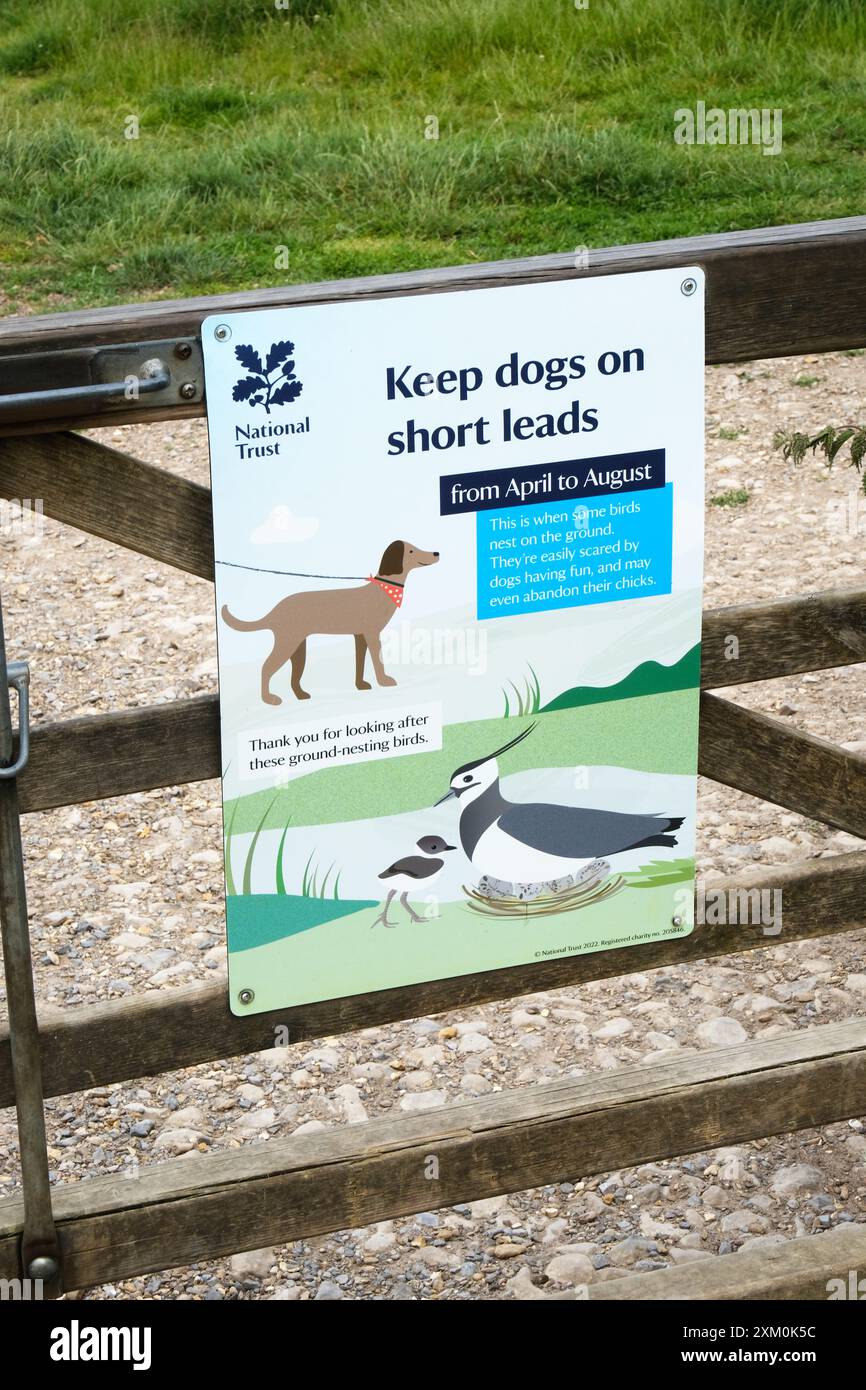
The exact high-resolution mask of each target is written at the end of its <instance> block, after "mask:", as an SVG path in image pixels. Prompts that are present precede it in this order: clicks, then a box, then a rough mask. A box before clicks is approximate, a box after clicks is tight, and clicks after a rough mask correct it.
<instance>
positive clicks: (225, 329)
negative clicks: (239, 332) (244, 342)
mask: <svg viewBox="0 0 866 1390" xmlns="http://www.w3.org/2000/svg"><path fill="white" fill-rule="evenodd" d="M213 335H214V337H215V338H216V340H217V342H218V343H225V342H227V341H228V339H229V338H230V337H231V336H232V330H231V329H230V328H229V326H228V324H227V323H218V324H217V326H216V328H215V329H214V331H213Z"/></svg>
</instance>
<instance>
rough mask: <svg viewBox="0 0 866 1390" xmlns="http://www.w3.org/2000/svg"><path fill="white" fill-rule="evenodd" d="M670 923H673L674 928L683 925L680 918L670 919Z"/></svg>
mask: <svg viewBox="0 0 866 1390" xmlns="http://www.w3.org/2000/svg"><path fill="white" fill-rule="evenodd" d="M671 921H672V922H673V924H674V926H675V927H681V926H682V924H683V919H682V917H672V918H671Z"/></svg>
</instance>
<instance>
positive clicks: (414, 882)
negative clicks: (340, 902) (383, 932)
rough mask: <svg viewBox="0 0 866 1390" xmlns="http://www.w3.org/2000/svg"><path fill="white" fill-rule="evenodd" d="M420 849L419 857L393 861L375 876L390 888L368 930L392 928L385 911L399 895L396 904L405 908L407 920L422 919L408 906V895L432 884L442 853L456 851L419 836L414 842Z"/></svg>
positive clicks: (436, 837) (437, 839)
mask: <svg viewBox="0 0 866 1390" xmlns="http://www.w3.org/2000/svg"><path fill="white" fill-rule="evenodd" d="M416 846H417V848H418V849H420V851H421V853H420V854H407V855H406V857H405V859H397V860H395V862H394V863H393V864H389V866H388V868H387V869H385V870H383V872H382V873H381V874H380V875H379V877H380V878H386V879H390V880H391V882H392V883H393V884H394V887H393V888H391V889H390V890H389V892H388V896H387V898H386V899H385V906H384V907H383V908H382V911H381V912H380V913H379V916H378V917H377V918H376V921H375V922H371V924H370V925H371V926H373V927H375V926H377V925H378V923H379V922H382V923H383V925H384V926H386V927H396V925H397V923H396V922H390V921H389V920H388V908H389V907H390V906H391V903H392V902H393V900H394V898H395V897H396V896H397V894H398V893H399V894H400V901H401V903H402V904H403V906H404V907H405V909H406V911H407V913H408V914H409V918H410V920H411V921H413V922H423V921H424V918H423V917H419V916H418V913H417V912H416V911H415V910H414V908H413V907H412V906H411V905H410V903H409V894H410V893H411V892H412V891H413V889H414V890H416V891H417V890H418V889H419V888H427V887H428V885H429V884H431V883H435V881H436V879H437V878H438V877H439V875H440V874H441V872H442V870H443V869H444V867H445V860H444V859H441V858H440V857H439V856H440V855H441V854H442V853H444V851H445V850H449V849H456V848H457V846H456V845H449V844H446V842H445V841H444V840H443V839H442V837H441V836H440V835H422V836H421V839H420V840H418V841H417V842H416Z"/></svg>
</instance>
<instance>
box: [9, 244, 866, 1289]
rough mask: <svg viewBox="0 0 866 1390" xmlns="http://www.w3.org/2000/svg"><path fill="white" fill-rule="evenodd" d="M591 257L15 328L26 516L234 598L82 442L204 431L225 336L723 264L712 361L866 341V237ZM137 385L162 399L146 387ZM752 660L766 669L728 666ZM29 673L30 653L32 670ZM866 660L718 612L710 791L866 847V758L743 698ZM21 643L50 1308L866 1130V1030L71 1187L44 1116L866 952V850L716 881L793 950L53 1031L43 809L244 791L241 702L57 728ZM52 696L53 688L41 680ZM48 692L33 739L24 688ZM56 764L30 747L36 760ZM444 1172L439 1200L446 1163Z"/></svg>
mask: <svg viewBox="0 0 866 1390" xmlns="http://www.w3.org/2000/svg"><path fill="white" fill-rule="evenodd" d="M590 260H591V262H592V263H591V264H590V265H588V266H586V267H582V268H580V269H575V264H574V258H573V256H571V255H557V256H544V257H537V258H532V259H527V260H517V261H506V262H499V263H492V264H487V265H476V266H468V267H458V268H456V269H446V270H432V271H423V272H418V273H413V274H397V275H387V276H378V277H373V278H370V279H359V280H349V281H342V282H337V283H333V284H319V285H306V286H292V287H289V288H284V289H270V290H255V291H250V292H248V293H242V294H229V295H221V296H217V297H212V298H202V299H187V300H183V301H174V302H171V301H169V302H164V303H153V304H141V305H133V306H127V307H124V308H116V309H111V308H109V309H100V310H96V311H90V312H85V313H76V314H70V313H65V314H54V315H49V316H44V317H35V318H25V319H9V320H6V321H5V322H0V497H4V498H23V497H27V498H39V499H41V501H42V505H43V508H44V512H45V513H46V514H47V515H48V516H50V517H52V518H54V519H56V520H58V521H61V522H64V523H68V524H70V525H73V526H76V527H78V528H80V529H82V530H85V531H89V532H91V533H92V534H93V535H95V536H99V537H102V538H103V539H105V540H108V541H111V542H113V543H115V544H117V545H120V546H125V547H127V548H129V549H132V550H135V551H138V552H139V553H141V554H144V555H147V556H149V557H150V558H152V559H154V560H158V561H160V562H161V563H163V564H167V565H174V566H176V567H178V568H179V569H181V570H184V571H186V572H187V573H190V574H194V575H199V576H202V577H204V578H209V579H212V578H213V541H212V530H211V508H210V499H209V494H208V491H207V489H206V488H203V487H200V486H198V485H195V484H193V483H189V482H186V481H185V480H183V479H181V478H179V477H175V476H173V475H172V474H171V473H168V472H165V471H163V470H162V469H159V468H155V467H152V466H151V465H149V464H146V463H143V462H141V461H140V460H138V459H135V458H132V457H131V456H130V455H128V454H125V453H123V452H121V451H119V450H117V449H113V448H108V447H107V446H106V445H104V444H102V443H99V442H97V441H96V440H94V439H92V438H86V437H85V436H83V435H81V434H79V433H75V432H74V431H77V430H80V429H82V428H88V427H96V426H99V425H105V424H112V425H115V424H128V423H133V422H135V423H142V422H148V421H156V420H165V419H170V418H184V417H190V416H196V415H203V414H204V409H205V406H204V379H203V370H202V360H201V341H200V327H201V322H202V320H203V319H204V318H205V317H206V316H207V315H209V314H213V313H220V312H228V311H231V310H237V309H253V308H267V307H276V306H286V307H288V306H291V305H300V304H308V303H323V302H328V301H338V300H344V299H351V298H367V297H382V296H386V295H415V294H435V293H437V292H438V291H442V290H452V289H461V288H465V289H469V288H473V287H476V286H492V285H506V284H521V283H529V282H533V281H540V280H563V279H567V278H570V277H572V276H592V275H615V274H617V273H620V272H624V271H628V270H645V269H656V268H661V267H673V266H679V265H693V264H695V263H700V264H701V265H703V266H704V268H705V271H706V275H707V325H706V327H707V336H706V360H707V362H708V363H722V362H743V361H749V360H750V359H754V358H759V357H775V356H785V355H789V354H795V353H805V352H828V351H833V350H836V349H841V348H852V347H859V346H863V345H866V218H846V219H841V220H837V221H828V222H815V223H809V224H804V225H802V226H791V227H777V228H770V229H765V230H757V231H748V232H734V233H728V234H725V235H721V236H714V237H694V238H688V239H683V240H680V241H670V242H658V243H652V244H645V245H636V246H626V247H616V248H612V249H608V250H602V251H599V252H597V253H594V254H593V255H592V256H591V258H590ZM130 381H132V382H135V383H137V385H136V389H135V390H133V391H130V390H129V389H128V387H129V383H130ZM731 634H735V635H736V637H737V639H738V643H739V657H738V660H736V661H730V660H726V641H727V639H728V638H729V636H730V635H731ZM12 655H13V656H14V653H12ZM863 661H866V588H862V587H861V588H856V589H850V590H835V591H830V592H823V593H810V594H804V595H799V596H796V597H791V598H783V599H773V600H769V601H765V602H759V603H750V604H743V605H738V606H735V607H729V608H724V609H716V610H710V611H706V612H705V613H704V622H703V659H702V676H701V685H702V695H701V723H700V757H699V770H700V772H701V773H702V774H703V775H704V776H705V777H709V778H712V779H714V780H716V781H718V782H721V783H724V784H726V785H727V786H730V787H734V788H738V789H739V790H741V791H744V792H747V793H749V794H751V795H753V796H758V797H762V798H764V799H766V800H768V801H771V802H773V803H775V804H777V805H779V806H784V807H786V808H788V809H790V810H792V811H795V812H799V813H801V814H803V815H807V816H810V817H812V818H814V819H816V820H820V821H823V822H825V823H826V824H828V825H832V826H834V827H837V828H840V829H843V830H846V831H849V832H850V833H851V834H853V835H856V836H859V837H861V838H864V839H866V759H864V758H863V757H862V756H859V755H857V754H856V753H854V752H851V751H847V750H845V749H843V748H841V747H837V746H835V745H834V744H832V743H830V742H827V741H825V740H824V739H821V738H817V737H814V736H812V735H809V734H804V733H798V732H796V731H792V730H791V729H789V728H788V726H787V725H786V724H784V723H782V722H781V721H780V720H778V719H775V718H773V717H771V716H769V715H766V714H760V713H755V712H753V711H751V710H747V709H744V708H742V707H740V706H738V705H736V704H735V703H734V702H732V701H731V700H729V699H726V698H723V697H721V696H719V695H715V694H713V693H712V692H713V690H718V689H719V688H725V687H731V686H734V685H740V684H746V683H750V682H753V681H761V680H768V679H770V678H773V677H778V676H786V675H792V674H795V673H799V672H805V671H812V670H822V669H827V668H830V667H838V666H848V665H851V664H853V663H857V662H863ZM30 674H31V673H29V672H28V670H27V668H26V666H25V665H24V664H23V663H20V662H14V661H12V662H10V663H7V661H6V656H5V652H4V649H3V645H2V626H0V870H2V874H0V915H2V926H3V954H4V964H5V972H6V984H7V992H8V1013H9V1027H8V1030H5V1031H0V1106H10V1105H13V1104H15V1105H17V1109H18V1120H19V1134H20V1150H21V1162H22V1179H23V1184H22V1185H23V1199H19V1198H11V1199H7V1200H4V1201H0V1278H4V1279H16V1278H22V1277H28V1276H29V1277H30V1278H33V1279H36V1278H41V1279H42V1280H43V1281H44V1285H45V1290H46V1293H49V1294H51V1293H57V1292H59V1291H61V1290H73V1289H77V1288H83V1287H87V1286H90V1285H94V1284H101V1283H104V1282H108V1281H116V1280H118V1279H126V1278H129V1277H131V1276H134V1275H138V1274H144V1273H147V1272H150V1271H154V1270H161V1269H166V1268H169V1267H171V1266H174V1265H179V1264H184V1263H190V1262H194V1261H198V1260H204V1259H210V1258H214V1257H217V1256H221V1255H225V1254H228V1253H231V1252H233V1251H236V1250H248V1249H253V1248H256V1247H258V1246H262V1245H265V1244H275V1243H282V1242H286V1241H292V1240H297V1239H302V1238H304V1237H310V1236H313V1235H318V1234H322V1233H325V1232H329V1231H333V1230H338V1229H341V1228H345V1227H353V1226H361V1225H366V1224H369V1223H371V1222H374V1221H378V1220H383V1219H387V1218H390V1217H395V1216H400V1215H406V1214H410V1213H412V1212H417V1211H423V1210H426V1209H429V1208H430V1206H431V1205H436V1206H439V1207H442V1206H448V1205H453V1204H455V1203H460V1202H465V1201H468V1200H472V1199H477V1198H482V1197H489V1196H493V1195H497V1194H500V1193H504V1192H512V1191H516V1190H519V1189H522V1188H527V1187H533V1186H537V1185H541V1184H545V1183H551V1182H557V1181H561V1180H565V1179H574V1178H576V1177H586V1176H590V1175H592V1174H595V1173H599V1172H604V1171H607V1170H610V1169H614V1168H620V1167H624V1166H631V1165H635V1164H639V1163H644V1162H648V1161H651V1160H659V1159H664V1158H667V1157H672V1156H676V1155H683V1154H687V1153H690V1152H695V1151H699V1150H702V1149H706V1148H713V1147H718V1146H722V1145H729V1144H737V1143H742V1142H745V1141H748V1140H753V1139H757V1138H761V1137H764V1136H768V1135H774V1134H780V1133H785V1132H788V1131H794V1130H797V1129H803V1128H811V1127H814V1126H816V1125H823V1124H828V1123H831V1122H834V1121H839V1120H843V1119H847V1118H851V1117H853V1116H856V1115H862V1114H863V1113H864V1112H866V1018H861V1019H857V1020H854V1021H850V1022H846V1023H844V1024H825V1025H821V1026H818V1027H815V1028H812V1029H809V1030H806V1031H800V1032H795V1033H791V1034H788V1035H786V1036H783V1037H775V1038H771V1039H761V1040H758V1041H756V1042H748V1043H745V1044H743V1045H740V1046H735V1047H727V1048H720V1049H714V1050H711V1051H706V1052H699V1053H696V1054H691V1055H687V1056H685V1057H681V1058H677V1057H674V1058H670V1059H668V1060H661V1061H659V1062H653V1063H643V1064H641V1065H639V1066H631V1067H624V1068H622V1069H619V1070H616V1071H613V1072H610V1071H606V1072H603V1073H601V1074H597V1075H591V1076H581V1077H578V1078H574V1077H571V1078H568V1079H566V1080H561V1081H557V1082H553V1083H551V1084H548V1085H545V1086H543V1087H538V1086H533V1087H527V1088H525V1089H517V1090H511V1091H507V1092H502V1093H497V1094H493V1095H490V1096H487V1097H484V1098H482V1099H480V1100H474V1101H468V1102H464V1103H459V1104H454V1105H449V1106H446V1107H443V1108H441V1109H437V1110H433V1111H427V1112H422V1113H420V1114H405V1115H403V1114H401V1115H400V1116H399V1117H397V1118H392V1117H385V1118H382V1119H376V1120H371V1121H369V1122H367V1123H365V1124H361V1125H350V1126H347V1127H345V1128H342V1129H339V1130H335V1131H329V1132H326V1133H322V1134H309V1135H299V1136H296V1137H292V1138H288V1139H273V1140H271V1141H270V1142H268V1143H267V1144H259V1145H253V1146H251V1147H247V1148H245V1149H243V1150H242V1151H232V1152H229V1153H211V1154H205V1155H203V1156H202V1157H201V1158H200V1159H199V1160H198V1161H197V1162H196V1163H195V1164H194V1165H188V1164H185V1163H184V1162H183V1161H182V1160H173V1161H168V1162H162V1163H153V1164H150V1165H147V1166H144V1167H141V1168H140V1169H139V1172H138V1177H137V1180H136V1181H135V1182H129V1181H125V1180H123V1179H122V1178H120V1177H119V1176H117V1175H113V1176H107V1177H97V1178H91V1179H88V1180H86V1181H83V1182H79V1183H75V1184H70V1185H66V1186H64V1185H56V1186H53V1187H51V1186H50V1185H49V1180H48V1158H47V1152H46V1142H45V1121H44V1115H43V1097H45V1096H57V1095H64V1094H68V1093H73V1092H78V1091H84V1090H87V1089H89V1088H91V1087H95V1086H100V1085H105V1084H108V1083H117V1082H122V1081H128V1080H131V1079H133V1078H137V1077H145V1076H154V1075H157V1074H159V1073H160V1072H163V1071H167V1070H175V1069H177V1068H181V1067H189V1066H195V1065H197V1064H200V1063H205V1062H209V1061H215V1060H218V1059H221V1058H225V1057H229V1056H238V1055H241V1054H243V1053H246V1052H254V1051H259V1050H264V1049H266V1048H268V1047H270V1046H272V1045H273V1041H274V1037H275V1029H280V1030H281V1031H282V1035H283V1036H286V1035H287V1036H288V1037H289V1039H290V1041H291V1042H292V1043H295V1042H301V1041H304V1040H308V1039H312V1038H316V1037H321V1036H323V1035H330V1034H337V1033H346V1032H351V1031H352V1030H354V1029H359V1028H368V1027H371V1026H375V1025H380V1024H384V1023H387V1022H393V1021H396V1020H399V1019H408V1018H413V1017H416V1016H418V1015H421V1014H424V1015H427V1014H435V1013H438V1012H441V1011H443V1010H446V1009H455V1008H465V1007H467V1006H471V1005H475V1004H479V1003H482V1002H485V1001H489V1000H494V999H502V998H508V997H510V996H512V995H517V994H525V993H528V992H532V991H538V990H549V989H555V988H557V987H559V986H564V985H574V984H578V983H581V982H585V981H590V980H598V979H602V978H605V977H611V976H615V975H621V974H628V973H631V972H635V971H645V970H653V969H656V968H658V967H661V966H669V965H672V964H677V963H680V964H684V963H692V962H694V963H696V962H698V961H701V960H705V959H708V958H711V957H716V956H723V955H728V954H732V953H735V952H740V951H750V950H755V949H758V948H761V949H770V950H772V949H776V948H778V947H780V946H783V945H784V944H785V943H787V942H791V941H797V940H804V939H807V938H811V937H818V936H829V935H834V934H836V933H840V932H851V931H857V930H859V929H862V928H864V927H866V851H862V852H855V853H851V854H840V855H838V856H836V857H834V858H830V859H821V860H811V861H807V862H803V863H799V864H789V865H786V866H785V868H784V869H781V870H779V869H770V870H767V869H764V870H761V871H760V872H759V873H757V874H756V873H755V872H754V871H752V872H751V873H750V874H749V877H748V881H746V880H745V879H733V880H728V881H718V882H714V884H713V887H714V888H719V889H720V890H722V891H726V892H730V893H733V892H737V891H740V892H742V893H748V892H750V891H752V892H753V891H754V890H755V889H756V888H757V889H758V890H760V889H761V888H762V887H766V888H767V889H769V888H772V889H779V888H781V890H782V892H783V895H784V903H785V918H784V930H783V932H782V933H781V935H779V936H769V937H768V936H767V935H765V934H764V932H763V930H762V928H761V925H760V923H755V924H750V923H748V922H742V921H741V922H740V923H739V924H738V925H728V926H726V927H723V928H718V927H713V926H709V925H696V927H695V930H694V931H693V933H692V934H691V935H690V936H687V937H684V938H679V939H676V938H675V939H670V940H667V941H659V942H653V943H649V944H644V945H638V946H630V947H628V948H627V949H621V950H612V951H608V952H603V953H600V954H594V955H585V956H573V957H569V958H560V959H557V960H555V961H548V962H536V963H533V964H531V965H525V966H519V967H515V968H509V969H503V970H496V971H490V972H486V973H483V974H476V975H472V976H464V977H461V978H458V979H453V980H444V981H436V982H432V983H426V984H421V985H415V986H410V987H404V988H399V989H389V990H382V991H377V992H376V993H372V994H369V995H366V996H362V997H356V998H351V999H344V1000H339V999H338V1000H331V1001H325V1002H322V1003H315V1004H309V1005H304V1006H302V1007H297V1008H293V1009H286V1010H280V1011H279V1013H272V1014H267V1013H264V1014H259V1015H256V1016H252V1017H249V1018H235V1017H233V1016H232V1014H231V1013H230V1012H229V1008H228V1002H227V998H226V992H225V988H224V986H222V985H220V984H216V985H214V986H212V987H208V988H202V987H194V988H181V989H177V988H172V989H167V990H159V991H153V992H150V993H146V994H143V995H141V996H138V997H132V998H122V999H120V1000H110V1001H106V1002H101V1003H98V1004H94V1005H87V1006H77V1007H74V1008H69V1009H65V1010H60V1011H57V1010H55V1011H50V1012H49V1011H47V1010H46V1011H40V1017H39V1023H38V1026H37V1017H36V1009H35V1004H34V993H33V982H32V974H31V966H30V949H29V939H28V934H27V914H26V902H25V884H24V873H23V862H22V857H21V842H20V829H19V812H20V813H23V814H29V813H31V812H35V811H40V810H47V809H50V808H54V807H59V806H67V805H72V804H74V803H77V802H85V801H91V800H96V799H101V798H107V797H115V796H123V795H127V794H129V793H132V792H139V791H149V790H152V789H155V788H159V787H164V786H174V785H177V784H179V783H184V782H192V781H196V780H201V779H205V778H215V777H218V776H219V774H220V765H219V734H218V708H217V700H216V698H215V697H199V698H195V699H187V700H178V701H175V702H173V703H171V704H165V705H160V706H155V707H151V708H144V709H141V708H135V709H128V710H118V711H116V712H113V713H111V714H106V715H97V716H92V717H84V718H75V719H69V720H64V721H61V722H57V723H48V724H42V725H39V726H38V727H36V728H34V729H33V730H32V731H31V732H30V733H29V740H28V718H27V690H28V679H29V677H30ZM32 680H33V682H34V683H35V684H38V681H39V670H38V667H37V668H36V669H35V670H34V671H33V672H32ZM10 687H11V688H14V689H15V690H16V691H17V692H18V697H19V699H18V711H19V728H18V734H17V739H14V738H13V730H12V725H11V713H10V702H9V695H8V689H9V688H10ZM28 742H29V747H28ZM431 1154H433V1155H435V1156H436V1158H437V1160H438V1175H439V1176H438V1186H437V1191H436V1199H435V1202H432V1201H431V1189H430V1185H429V1181H428V1177H427V1162H426V1161H427V1159H428V1158H429V1156H430V1155H431ZM858 1266H859V1267H861V1268H862V1267H864V1266H866V1228H864V1226H862V1225H860V1226H857V1225H849V1226H839V1227H837V1228H836V1229H835V1230H833V1231H831V1232H827V1233H826V1234H822V1235H818V1236H808V1237H803V1238H800V1239H795V1240H791V1241H788V1242H786V1243H785V1244H783V1245H781V1246H779V1247H774V1248H772V1249H770V1250H764V1251H760V1252H751V1253H750V1252H747V1253H744V1254H737V1255H728V1256H720V1257H717V1258H715V1259H713V1260H708V1261H705V1262H701V1263H700V1264H698V1265H694V1264H690V1265H689V1266H688V1267H687V1268H673V1269H669V1270H664V1271H659V1272H654V1273H649V1274H640V1275H631V1276H627V1277H625V1278H623V1279H620V1280H616V1281H612V1282H610V1283H604V1284H601V1285H598V1286H594V1285H591V1286H590V1287H589V1290H588V1296H589V1297H590V1298H591V1299H610V1298H617V1299H628V1298H638V1299H665V1298H693V1299H702V1298H705V1299H712V1298H802V1297H814V1298H818V1297H822V1298H823V1297H825V1296H826V1283H827V1280H828V1279H829V1278H832V1277H837V1276H841V1277H846V1275H847V1271H848V1270H849V1269H852V1268H857V1267H858Z"/></svg>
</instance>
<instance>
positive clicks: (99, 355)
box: [0, 338, 204, 425]
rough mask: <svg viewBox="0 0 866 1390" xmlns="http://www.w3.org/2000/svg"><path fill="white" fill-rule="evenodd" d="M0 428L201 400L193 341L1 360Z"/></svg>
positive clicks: (196, 344)
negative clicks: (154, 402) (78, 414)
mask: <svg viewBox="0 0 866 1390" xmlns="http://www.w3.org/2000/svg"><path fill="white" fill-rule="evenodd" d="M0 380H2V394H0V424H3V425H9V424H19V423H21V424H23V423H26V422H27V421H29V420H50V419H57V418H62V417H64V416H71V415H74V414H76V412H81V411H86V412H87V413H88V414H102V413H103V412H104V413H105V414H106V415H110V414H111V413H112V411H119V410H123V411H127V412H128V411H130V410H135V408H136V406H137V405H139V404H140V405H141V406H142V408H144V406H146V405H148V404H150V403H151V400H152V398H153V396H154V395H155V394H159V397H160V403H161V404H165V405H178V406H179V405H189V403H190V402H191V401H201V400H203V399H204V363H203V361H202V352H201V343H200V342H199V340H198V339H197V338H167V339H161V340H159V341H157V342H150V343H121V344H118V345H116V346H112V347H104V348H98V347H93V348H68V349H65V350H61V351H57V352H28V353H21V354H19V355H16V356H14V357H0Z"/></svg>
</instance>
